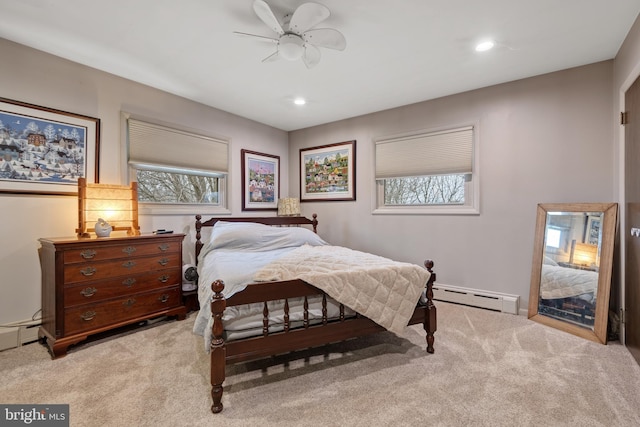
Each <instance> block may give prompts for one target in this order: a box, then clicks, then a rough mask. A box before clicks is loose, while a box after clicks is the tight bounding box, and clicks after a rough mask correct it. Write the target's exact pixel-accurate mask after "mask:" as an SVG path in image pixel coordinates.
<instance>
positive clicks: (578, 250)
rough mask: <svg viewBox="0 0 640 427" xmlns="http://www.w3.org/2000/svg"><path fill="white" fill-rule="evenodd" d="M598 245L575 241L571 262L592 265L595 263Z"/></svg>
mask: <svg viewBox="0 0 640 427" xmlns="http://www.w3.org/2000/svg"><path fill="white" fill-rule="evenodd" d="M597 255H598V246H596V245H589V244H587V243H576V246H575V249H574V250H573V262H574V263H575V264H580V265H593V264H595V263H596V258H597Z"/></svg>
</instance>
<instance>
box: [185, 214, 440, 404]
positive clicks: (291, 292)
mask: <svg viewBox="0 0 640 427" xmlns="http://www.w3.org/2000/svg"><path fill="white" fill-rule="evenodd" d="M201 219H202V216H201V215H196V224H195V228H196V252H195V253H196V260H197V258H198V256H199V254H200V251H201V250H202V247H203V246H204V243H202V241H201V237H202V236H201V230H202V227H212V226H213V225H214V224H215V223H216V222H218V221H228V222H256V223H260V224H265V225H272V226H301V225H310V226H312V227H313V231H314V232H315V233H317V227H318V219H317V215H316V214H313V219H308V218H305V217H231V218H212V219H209V220H207V221H204V222H202V221H201ZM424 265H425V267H426V268H427V270H428V271H429V272H430V273H431V277H430V278H429V281H428V282H427V283H426V285H425V286H426V288H427V292H426V297H427V301H426V304H424V305H422V304H418V305H417V306H416V309H415V311H414V313H413V316H412V317H411V319H410V321H409V325H414V324H418V323H422V324H423V327H424V330H425V331H426V341H427V352H428V353H433V352H434V348H433V343H434V336H433V335H434V333H435V331H436V329H437V323H436V307H435V305H434V304H433V284H434V282H435V280H436V274H435V273H434V272H433V270H432V269H433V265H434V264H433V261H430V260H427V261H425V263H424ZM211 288H212V290H213V293H214V294H213V298H212V301H211V313H212V316H213V327H212V334H213V340H212V342H211V349H210V352H211V397H212V398H213V404H212V406H211V411H212V412H213V413H219V412H221V411H222V408H223V405H222V392H223V386H222V385H223V383H224V380H225V376H226V372H225V371H226V365H227V364H233V363H238V362H245V361H248V360H254V359H260V358H264V357H267V356H274V355H277V354H281V353H286V352H290V351H295V350H301V349H305V348H310V347H318V346H322V345H325V344H329V343H333V342H339V341H344V340H347V339H350V338H355V337H360V336H364V335H368V334H372V333H376V332H380V331H384V330H385V329H384V328H383V327H382V326H380V325H378V324H377V323H375V322H373V321H372V320H370V319H368V318H366V317H364V316H361V315H357V316H356V317H347V318H345V317H344V306H343V305H340V318H339V319H337V320H331V319H327V317H326V295H325V294H324V293H323V292H322V291H321V290H320V289H318V288H316V287H314V286H312V285H310V284H308V283H306V282H304V281H302V280H288V281H282V282H269V283H258V284H250V285H248V286H247V287H246V288H245V289H244V290H243V291H241V292H238V293H236V294H234V295H233V296H231V297H230V298H229V299H225V297H224V294H223V291H224V283H223V281H221V280H216V281H214V282H213V283H212V285H211ZM312 295H322V298H323V302H322V304H323V319H322V322H321V323H319V324H317V325H310V324H309V322H308V312H307V304H306V297H309V296H312ZM297 297H304V298H305V309H304V310H305V311H304V319H305V320H304V325H303V326H302V327H299V328H290V324H289V321H288V319H289V314H288V310H289V308H288V303H285V308H284V317H285V324H284V330H283V331H281V332H272V333H269V331H268V327H269V322H268V310H267V305H266V304H267V301H274V300H287V299H291V298H297ZM251 303H264V306H265V313H264V320H263V325H264V326H263V334H262V335H261V336H258V337H249V338H243V339H238V340H233V341H228V342H226V341H225V340H224V325H223V323H222V316H223V313H224V310H225V308H226V307H231V306H237V305H243V304H251Z"/></svg>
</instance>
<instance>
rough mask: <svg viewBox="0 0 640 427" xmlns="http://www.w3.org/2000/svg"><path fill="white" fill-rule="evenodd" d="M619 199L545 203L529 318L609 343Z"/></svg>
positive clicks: (539, 224) (540, 208) (541, 211)
mask: <svg viewBox="0 0 640 427" xmlns="http://www.w3.org/2000/svg"><path fill="white" fill-rule="evenodd" d="M617 220H618V205H617V204H616V203H555V204H554V203H549V204H539V205H538V210H537V216H536V228H535V239H534V251H533V263H532V269H531V288H530V294H529V318H530V319H531V320H534V321H536V322H539V323H542V324H545V325H547V326H551V327H554V328H557V329H560V330H563V331H565V332H569V333H572V334H574V335H578V336H580V337H583V338H586V339H589V340H592V341H595V342H599V343H602V344H606V343H607V319H608V312H609V295H610V290H611V273H612V269H613V248H614V246H615V233H616V226H617Z"/></svg>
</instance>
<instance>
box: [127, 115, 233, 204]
mask: <svg viewBox="0 0 640 427" xmlns="http://www.w3.org/2000/svg"><path fill="white" fill-rule="evenodd" d="M127 142H128V153H129V159H128V162H129V170H130V173H131V175H132V176H135V178H134V179H133V180H135V181H137V182H138V201H139V202H140V203H141V204H143V209H144V210H146V211H147V212H150V213H182V211H184V212H189V213H191V212H192V211H193V209H192V208H191V207H190V206H192V205H194V204H197V205H206V209H203V207H202V206H201V207H199V208H198V209H199V212H204V213H226V212H228V210H227V205H226V197H225V194H226V176H227V172H228V157H229V156H228V145H229V144H228V142H227V141H223V140H220V139H216V138H212V137H208V136H203V135H198V134H195V133H191V132H186V131H182V130H178V129H173V128H169V127H166V126H161V125H158V124H154V123H148V122H143V121H140V120H136V119H133V118H130V117H129V118H127ZM145 208H146V209H145Z"/></svg>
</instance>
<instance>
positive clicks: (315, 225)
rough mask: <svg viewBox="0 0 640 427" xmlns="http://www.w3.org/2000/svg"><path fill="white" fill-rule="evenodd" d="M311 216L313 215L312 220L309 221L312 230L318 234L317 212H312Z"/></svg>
mask: <svg viewBox="0 0 640 427" xmlns="http://www.w3.org/2000/svg"><path fill="white" fill-rule="evenodd" d="M311 216H312V217H313V220H312V221H311V224H312V225H313V232H314V233H316V234H318V214H313V215H311Z"/></svg>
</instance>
